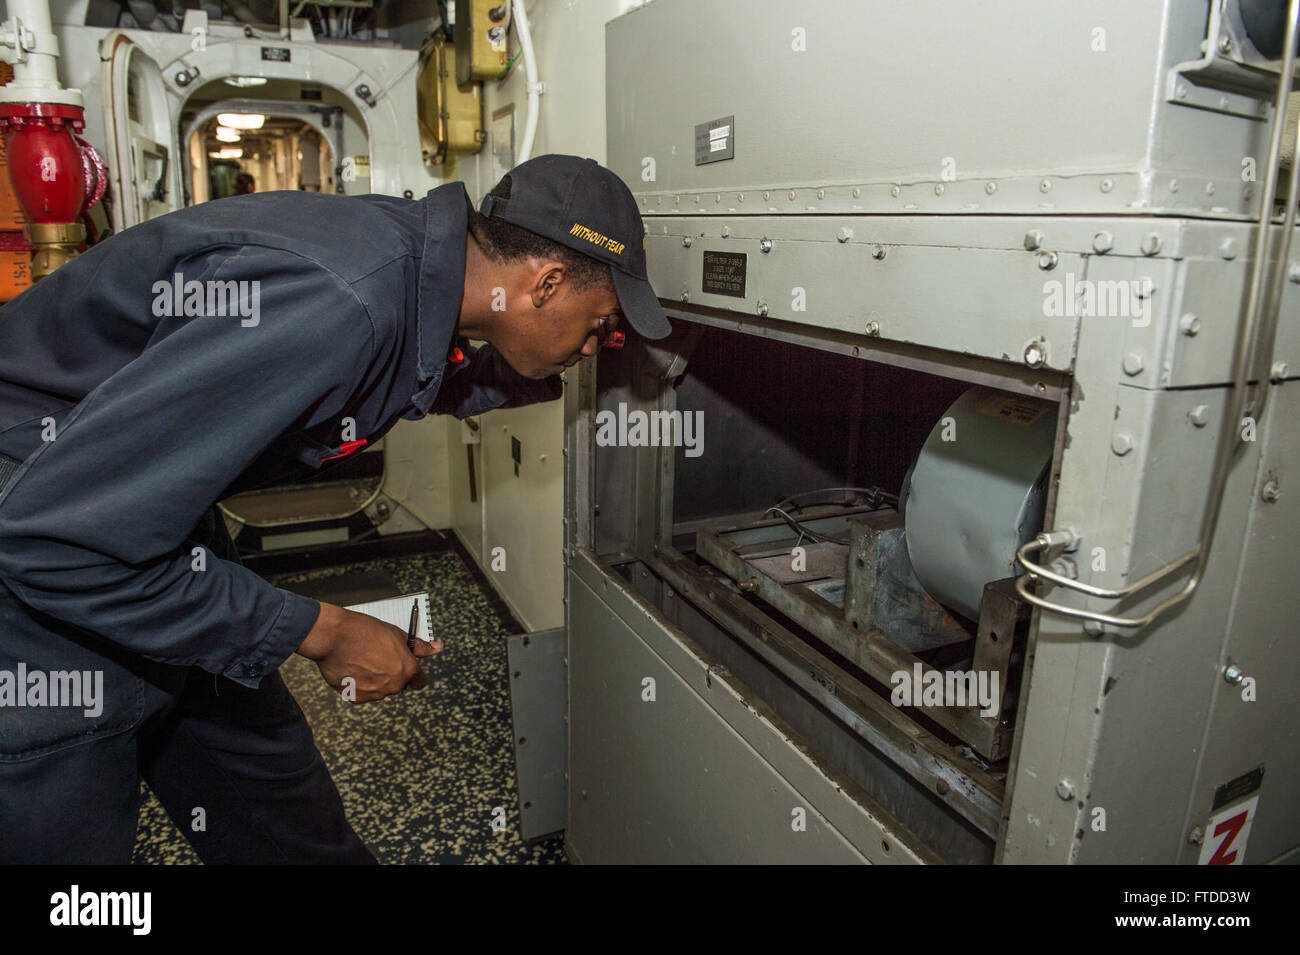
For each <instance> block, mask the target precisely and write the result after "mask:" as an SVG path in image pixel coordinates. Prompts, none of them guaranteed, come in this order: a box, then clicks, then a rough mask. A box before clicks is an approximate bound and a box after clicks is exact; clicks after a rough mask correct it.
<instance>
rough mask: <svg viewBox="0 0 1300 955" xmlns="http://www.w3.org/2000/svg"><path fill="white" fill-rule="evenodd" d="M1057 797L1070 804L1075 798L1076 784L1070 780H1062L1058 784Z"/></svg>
mask: <svg viewBox="0 0 1300 955" xmlns="http://www.w3.org/2000/svg"><path fill="white" fill-rule="evenodd" d="M1056 795H1058V796H1060V797H1061V798H1062V799H1064V800H1065V801H1066V802H1069V801H1070V800H1071V799H1073V798H1074V783H1073V782H1071V781H1070V780H1068V779H1062V780H1061V781H1060V782H1058V783H1057V784H1056Z"/></svg>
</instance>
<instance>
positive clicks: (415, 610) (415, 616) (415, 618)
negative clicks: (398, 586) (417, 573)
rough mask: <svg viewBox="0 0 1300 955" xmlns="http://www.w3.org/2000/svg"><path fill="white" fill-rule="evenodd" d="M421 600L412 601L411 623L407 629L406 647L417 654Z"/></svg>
mask: <svg viewBox="0 0 1300 955" xmlns="http://www.w3.org/2000/svg"><path fill="white" fill-rule="evenodd" d="M419 611H420V598H419V597H416V598H415V599H414V600H413V601H411V622H410V624H408V625H407V627H406V647H407V649H408V650H410V651H411V653H415V625H416V624H417V623H418V622H419V619H420V617H419Z"/></svg>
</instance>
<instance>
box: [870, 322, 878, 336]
mask: <svg viewBox="0 0 1300 955" xmlns="http://www.w3.org/2000/svg"><path fill="white" fill-rule="evenodd" d="M867 334H868V335H870V336H871V337H873V338H874V337H876V336H877V335H879V334H880V323H879V322H875V321H872V322H867Z"/></svg>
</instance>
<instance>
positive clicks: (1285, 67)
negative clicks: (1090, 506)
mask: <svg viewBox="0 0 1300 955" xmlns="http://www.w3.org/2000/svg"><path fill="white" fill-rule="evenodd" d="M1298 29H1300V0H1290V4H1289V8H1288V12H1287V25H1286V40H1285V41H1284V44H1285V45H1284V47H1283V50H1284V52H1283V56H1282V70H1281V72H1280V73H1279V75H1278V82H1277V94H1276V97H1275V100H1274V104H1273V123H1272V128H1271V131H1270V136H1269V156H1268V167H1267V169H1266V171H1265V179H1264V193H1263V195H1262V196H1261V197H1260V210H1259V224H1258V229H1257V231H1256V235H1255V260H1254V262H1253V263H1252V265H1251V280H1250V288H1249V292H1248V294H1247V298H1246V308H1245V318H1244V321H1243V322H1242V324H1241V327H1240V329H1239V330H1238V332H1237V347H1236V351H1235V355H1234V361H1233V378H1232V395H1231V397H1230V399H1229V401H1228V403H1227V405H1226V407H1225V408H1224V417H1223V422H1222V424H1221V426H1220V429H1219V431H1220V434H1219V440H1218V442H1217V443H1216V450H1215V458H1214V473H1213V478H1212V479H1211V481H1210V489H1209V491H1208V492H1207V494H1206V499H1205V508H1204V511H1203V514H1202V518H1201V536H1200V539H1199V540H1198V541H1197V544H1196V546H1195V547H1193V548H1192V549H1191V550H1189V551H1187V553H1185V554H1183V555H1182V556H1181V557H1178V558H1175V559H1174V560H1173V561H1171V562H1169V563H1167V564H1165V565H1164V566H1163V567H1161V568H1159V569H1158V570H1155V571H1152V572H1151V573H1149V574H1147V575H1146V576H1145V577H1143V578H1142V579H1140V580H1137V581H1135V582H1133V583H1131V584H1129V585H1128V586H1126V587H1121V588H1118V589H1108V588H1104V587H1093V586H1091V585H1090V584H1084V583H1080V582H1079V581H1077V580H1071V579H1070V578H1068V577H1063V576H1061V575H1060V574H1056V573H1053V572H1052V571H1050V570H1048V569H1047V568H1045V567H1043V566H1041V565H1040V564H1037V563H1035V562H1034V561H1033V560H1031V559H1030V557H1029V555H1030V554H1037V553H1039V552H1041V551H1044V550H1047V549H1049V548H1051V547H1060V546H1066V547H1070V546H1073V544H1074V543H1076V542H1077V540H1078V538H1077V536H1076V535H1075V534H1074V533H1073V532H1072V531H1068V530H1064V531H1051V532H1049V533H1045V534H1039V535H1038V536H1037V537H1036V538H1034V539H1033V540H1031V541H1029V542H1028V543H1026V544H1024V545H1023V546H1022V547H1021V548H1020V549H1019V550H1018V551H1016V558H1017V559H1018V560H1019V561H1020V563H1021V564H1022V565H1023V566H1024V567H1025V569H1026V570H1027V571H1028V573H1026V574H1024V575H1023V576H1021V577H1019V578H1017V580H1016V591H1017V592H1018V593H1019V594H1020V596H1021V597H1023V598H1024V599H1025V600H1026V601H1028V602H1029V603H1031V604H1033V605H1034V606H1036V607H1041V608H1043V609H1044V610H1051V611H1053V612H1055V613H1059V614H1062V615H1064V616H1067V617H1076V618H1079V619H1083V620H1092V621H1096V622H1097V623H1102V624H1110V625H1111V626H1114V627H1125V628H1131V627H1145V626H1147V625H1148V624H1150V623H1152V622H1154V621H1155V620H1156V619H1158V618H1159V617H1161V616H1163V615H1164V614H1165V613H1167V612H1169V611H1170V610H1172V609H1173V608H1174V607H1176V606H1178V605H1179V604H1181V603H1183V602H1184V601H1186V600H1187V599H1188V598H1189V597H1190V596H1191V595H1192V592H1193V591H1194V590H1195V589H1196V588H1197V586H1198V585H1199V584H1200V582H1201V577H1202V575H1203V574H1204V572H1205V562H1206V559H1207V557H1208V555H1209V552H1210V544H1211V542H1212V541H1213V539H1214V531H1215V528H1216V527H1217V526H1218V523H1219V511H1220V509H1221V507H1222V504H1223V492H1224V489H1225V487H1226V486H1227V483H1228V472H1229V470H1230V469H1231V467H1232V462H1233V459H1234V457H1235V456H1236V455H1237V454H1239V453H1240V451H1241V447H1242V443H1241V442H1240V441H1234V440H1232V436H1233V435H1234V434H1236V433H1238V429H1239V428H1240V427H1241V421H1242V418H1243V416H1244V415H1245V413H1246V410H1247V407H1249V408H1250V410H1251V413H1252V414H1253V415H1254V416H1255V417H1256V418H1258V415H1259V413H1260V412H1261V411H1262V410H1263V407H1264V395H1265V393H1266V392H1267V390H1268V388H1267V381H1268V376H1267V373H1266V370H1267V368H1268V367H1269V366H1271V364H1272V361H1273V358H1272V356H1273V348H1274V345H1275V337H1276V331H1277V315H1276V311H1277V310H1279V309H1280V308H1281V305H1282V290H1283V288H1284V287H1285V285H1284V283H1285V281H1286V268H1287V256H1288V255H1289V254H1290V251H1291V232H1292V230H1293V229H1294V227H1295V218H1296V204H1297V199H1300V196H1297V195H1296V187H1297V185H1300V130H1298V131H1297V158H1296V161H1295V162H1293V163H1292V164H1291V174H1290V178H1289V180H1288V182H1289V189H1288V192H1287V211H1286V216H1285V217H1284V219H1283V227H1282V239H1281V247H1280V249H1279V253H1278V256H1277V258H1276V260H1275V262H1274V263H1273V272H1272V273H1271V274H1270V273H1269V272H1268V267H1269V263H1268V261H1267V256H1268V246H1269V228H1270V226H1271V225H1272V223H1273V203H1274V199H1275V198H1276V195H1277V178H1278V159H1279V157H1280V156H1281V152H1282V133H1283V128H1284V126H1285V124H1286V101H1287V96H1288V95H1289V93H1290V91H1291V87H1292V86H1293V84H1294V73H1295V60H1296V49H1295V48H1296V34H1297V32H1298ZM1268 279H1271V281H1266V280H1268ZM1266 304H1270V305H1272V306H1273V311H1272V313H1269V314H1266V311H1267V310H1266V309H1265V305H1266ZM1261 346H1264V347H1261ZM1252 372H1254V373H1255V375H1256V379H1255V380H1256V382H1257V384H1256V386H1255V388H1256V391H1255V392H1254V394H1253V396H1252V393H1251V386H1250V381H1251V375H1252ZM1193 563H1194V565H1195V566H1194V569H1193V570H1192V576H1191V577H1190V578H1189V579H1188V581H1187V583H1186V584H1184V585H1183V588H1182V590H1180V591H1179V592H1178V593H1176V594H1174V595H1173V596H1172V597H1169V598H1168V599H1166V600H1164V601H1162V602H1161V603H1159V604H1157V605H1156V606H1155V607H1153V608H1152V609H1151V610H1150V611H1148V612H1147V613H1145V614H1143V615H1142V616H1141V617H1118V616H1113V615H1111V614H1105V613H1100V612H1097V611H1093V610H1081V609H1078V608H1075V607H1067V606H1065V605H1063V604H1058V603H1053V602H1052V601H1050V600H1046V599H1044V598H1042V597H1040V596H1038V595H1037V594H1036V593H1034V592H1032V591H1031V590H1030V587H1031V586H1032V585H1033V584H1034V583H1036V582H1037V581H1038V580H1040V579H1042V580H1046V581H1049V582H1050V583H1052V584H1055V585H1056V586H1058V587H1065V588H1066V589H1068V590H1073V591H1075V592H1076V593H1081V594H1086V595H1088V596H1092V597H1101V598H1104V599H1108V600H1119V599H1122V598H1124V597H1129V596H1132V595H1133V594H1136V593H1139V592H1140V591H1143V590H1146V589H1147V588H1148V587H1151V586H1152V585H1154V584H1156V583H1158V582H1160V581H1162V580H1164V579H1165V578H1167V577H1169V576H1170V575H1172V574H1174V573H1176V572H1178V571H1180V570H1182V569H1183V568H1184V567H1186V566H1187V565H1188V564H1193Z"/></svg>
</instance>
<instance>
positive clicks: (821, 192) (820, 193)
mask: <svg viewBox="0 0 1300 955" xmlns="http://www.w3.org/2000/svg"><path fill="white" fill-rule="evenodd" d="M817 198H818V199H825V198H826V190H825V189H818V190H817Z"/></svg>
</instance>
